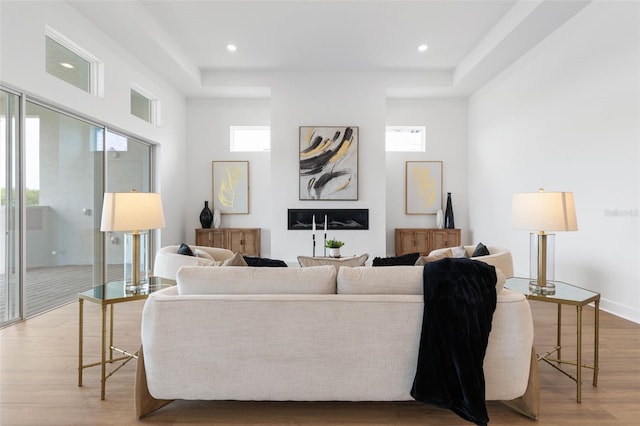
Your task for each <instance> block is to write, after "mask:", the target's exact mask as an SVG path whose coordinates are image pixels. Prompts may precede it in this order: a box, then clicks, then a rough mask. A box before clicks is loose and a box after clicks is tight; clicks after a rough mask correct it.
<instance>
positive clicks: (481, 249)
mask: <svg viewBox="0 0 640 426" xmlns="http://www.w3.org/2000/svg"><path fill="white" fill-rule="evenodd" d="M488 255H489V249H488V248H487V246H485V245H484V244H482V243H478V245H477V246H476V248H475V250H473V253H471V257H480V256H488Z"/></svg>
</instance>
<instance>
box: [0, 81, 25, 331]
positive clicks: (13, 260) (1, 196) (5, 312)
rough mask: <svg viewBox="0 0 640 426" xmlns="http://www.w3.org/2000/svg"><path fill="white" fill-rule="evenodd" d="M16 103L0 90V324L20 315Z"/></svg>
mask: <svg viewBox="0 0 640 426" xmlns="http://www.w3.org/2000/svg"><path fill="white" fill-rule="evenodd" d="M19 105H20V99H19V97H18V96H17V95H14V94H12V93H9V92H5V91H3V90H0V164H2V165H4V166H3V169H2V174H1V175H0V231H1V234H0V259H1V261H0V327H1V326H3V325H6V324H8V323H10V322H13V321H16V320H18V319H20V318H21V304H20V300H21V299H20V245H19V236H20V203H19V190H18V188H19V185H20V182H19V179H18V176H19V175H18V170H19V169H18V165H19V161H18V151H19V150H18V145H19V142H18V140H19V139H18V135H19V133H20V132H19V131H18V126H19V123H20V117H19Z"/></svg>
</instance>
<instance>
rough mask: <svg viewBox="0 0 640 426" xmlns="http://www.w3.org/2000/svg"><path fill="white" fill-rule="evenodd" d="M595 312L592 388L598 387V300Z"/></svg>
mask: <svg viewBox="0 0 640 426" xmlns="http://www.w3.org/2000/svg"><path fill="white" fill-rule="evenodd" d="M595 308H596V310H595V312H594V318H595V320H594V326H595V328H596V329H595V330H594V332H593V336H594V340H593V386H598V368H599V355H598V352H599V351H600V347H599V343H598V342H599V341H600V299H598V300H596V301H595Z"/></svg>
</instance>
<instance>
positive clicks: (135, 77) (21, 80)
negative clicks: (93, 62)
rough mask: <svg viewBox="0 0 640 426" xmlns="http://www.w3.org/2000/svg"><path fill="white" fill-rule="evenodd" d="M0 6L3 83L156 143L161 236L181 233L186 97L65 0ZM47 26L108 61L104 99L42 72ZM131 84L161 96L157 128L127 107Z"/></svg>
mask: <svg viewBox="0 0 640 426" xmlns="http://www.w3.org/2000/svg"><path fill="white" fill-rule="evenodd" d="M0 7H1V12H2V13H0V53H1V60H0V84H4V85H7V86H9V87H11V88H14V89H17V90H19V91H22V92H25V93H27V94H31V95H34V96H37V98H38V99H40V100H43V101H46V102H48V103H51V104H54V105H57V106H60V107H62V108H64V109H66V110H69V111H72V112H76V113H79V114H81V115H83V116H85V117H88V118H92V119H94V120H96V121H97V122H99V123H104V124H107V125H108V126H110V127H112V128H115V129H120V130H124V131H126V132H128V133H129V134H131V135H134V136H137V137H139V138H140V139H143V140H146V141H151V142H154V143H157V144H158V145H159V146H160V148H159V164H158V169H159V170H161V172H162V173H161V174H160V176H159V182H158V188H159V190H160V191H161V193H162V194H163V202H164V207H165V219H166V223H167V227H166V229H164V230H162V232H161V235H162V243H164V242H165V241H177V240H181V239H183V238H184V229H183V226H182V224H183V223H184V211H183V205H184V203H185V199H186V198H185V191H184V188H185V187H186V182H187V181H186V177H185V174H184V169H185V164H186V161H185V159H186V152H185V149H184V148H185V133H186V132H185V109H186V105H185V99H184V97H183V96H182V95H181V94H180V93H178V92H177V91H176V90H175V89H173V88H172V87H170V86H168V85H167V84H166V83H165V82H164V81H163V80H161V79H160V78H159V77H157V76H156V75H155V74H154V73H153V71H151V70H149V69H147V68H145V67H144V66H143V65H141V64H140V63H139V62H138V61H137V60H136V58H134V57H132V56H131V55H129V54H127V53H126V52H125V51H124V50H123V49H122V48H121V47H120V46H119V45H117V44H115V43H114V42H113V41H111V40H110V39H109V38H107V37H106V36H104V34H102V33H101V32H100V31H99V30H98V29H97V28H96V27H95V26H94V25H93V24H91V23H90V22H89V21H87V20H86V19H85V18H83V17H82V16H81V15H79V14H78V13H77V12H76V11H75V10H74V9H73V8H71V7H69V6H68V5H67V4H66V3H64V2H47V1H43V2H32V1H29V2H2V4H1V5H0ZM47 25H48V26H50V27H51V28H53V29H55V30H56V31H58V32H60V33H62V34H63V35H64V36H66V37H67V38H69V39H71V40H73V41H75V42H76V43H77V44H79V45H80V46H81V47H82V48H84V49H85V50H87V51H89V52H91V53H92V54H93V55H95V56H96V57H98V58H99V59H100V60H101V61H103V62H104V76H105V84H104V98H97V97H94V96H92V95H89V94H87V93H85V92H83V91H81V90H79V89H77V88H75V87H74V86H71V85H69V84H68V83H66V82H64V81H62V80H59V79H57V78H55V77H53V76H51V75H49V74H47V73H46V72H45V50H44V49H45V42H44V40H45V26H47ZM132 83H136V84H138V85H139V86H141V87H142V88H144V89H145V90H146V91H147V92H149V93H151V94H153V95H154V96H155V97H157V98H158V99H159V101H160V103H161V109H162V123H161V126H160V127H156V126H153V125H150V124H149V123H147V122H145V121H143V120H140V119H139V118H137V117H134V116H132V115H131V114H130V88H131V84H132ZM165 194H166V195H165Z"/></svg>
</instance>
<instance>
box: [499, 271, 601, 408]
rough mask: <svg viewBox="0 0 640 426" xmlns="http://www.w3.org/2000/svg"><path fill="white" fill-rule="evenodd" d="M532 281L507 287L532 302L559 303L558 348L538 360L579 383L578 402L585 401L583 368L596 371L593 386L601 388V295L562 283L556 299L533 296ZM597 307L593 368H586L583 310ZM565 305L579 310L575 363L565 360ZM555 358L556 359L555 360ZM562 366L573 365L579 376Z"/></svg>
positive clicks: (514, 281)
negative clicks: (599, 377) (590, 304)
mask: <svg viewBox="0 0 640 426" xmlns="http://www.w3.org/2000/svg"><path fill="white" fill-rule="evenodd" d="M530 281H531V279H530V278H519V277H513V278H509V279H507V282H506V283H505V285H504V286H505V287H506V288H508V289H510V290H513V291H516V292H518V293H521V294H523V295H525V296H526V298H527V299H529V300H537V301H540V302H547V303H556V304H557V305H558V319H557V330H556V346H555V348H554V349H553V350H551V351H549V352H546V353H544V354H538V356H537V358H538V360H539V361H540V360H542V361H544V362H546V363H547V364H549V365H551V366H552V367H553V368H555V369H556V370H558V371H560V372H561V373H563V374H564V375H565V376H567V377H569V378H570V379H572V380H573V381H575V382H576V386H577V392H576V401H577V402H581V401H582V368H590V369H592V370H593V386H598V342H599V332H600V331H599V327H600V294H599V293H596V292H594V291H590V290H587V289H584V288H581V287H577V286H575V285H571V284H567V283H565V282H562V281H554V284H555V286H556V293H555V294H553V295H542V294H533V293H531V291H529V282H530ZM592 302H593V303H594V305H595V312H594V325H595V327H594V341H593V365H587V364H583V361H582V308H583V307H584V306H585V305H588V304H589V303H592ZM562 305H572V306H575V307H576V315H577V323H576V327H577V330H576V335H577V341H576V360H575V361H574V360H566V359H562V339H561V329H562ZM553 354H556V356H555V357H552V355H553ZM561 364H569V365H574V366H575V367H576V376H575V377H574V376H573V375H572V374H570V373H569V372H567V371H566V370H564V369H562V368H561V367H560V365H561Z"/></svg>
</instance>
